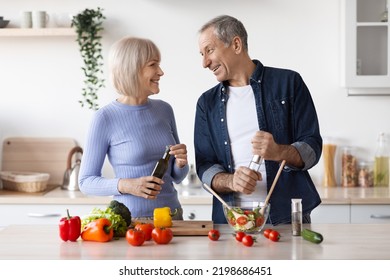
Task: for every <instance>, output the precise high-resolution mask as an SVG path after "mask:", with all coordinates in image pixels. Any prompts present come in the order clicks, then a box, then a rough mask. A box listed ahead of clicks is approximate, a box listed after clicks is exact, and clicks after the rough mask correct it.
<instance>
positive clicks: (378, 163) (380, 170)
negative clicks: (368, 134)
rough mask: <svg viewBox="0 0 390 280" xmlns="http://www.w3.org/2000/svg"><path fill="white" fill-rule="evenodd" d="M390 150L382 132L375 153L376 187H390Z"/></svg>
mask: <svg viewBox="0 0 390 280" xmlns="http://www.w3.org/2000/svg"><path fill="white" fill-rule="evenodd" d="M389 156H390V153H389V148H388V145H387V141H386V135H385V133H383V132H381V133H380V134H379V138H378V146H377V148H376V153H375V162H374V186H375V187H388V186H389Z"/></svg>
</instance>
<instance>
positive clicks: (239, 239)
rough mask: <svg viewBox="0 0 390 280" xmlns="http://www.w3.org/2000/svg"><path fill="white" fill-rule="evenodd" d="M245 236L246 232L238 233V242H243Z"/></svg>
mask: <svg viewBox="0 0 390 280" xmlns="http://www.w3.org/2000/svg"><path fill="white" fill-rule="evenodd" d="M245 235H246V234H245V232H243V231H238V232H236V240H237V241H239V242H241V241H242V239H243V238H244V236H245Z"/></svg>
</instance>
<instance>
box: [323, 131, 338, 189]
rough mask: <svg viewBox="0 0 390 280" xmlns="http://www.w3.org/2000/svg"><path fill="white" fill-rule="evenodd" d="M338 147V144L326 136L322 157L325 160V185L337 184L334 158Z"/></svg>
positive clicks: (333, 185)
mask: <svg viewBox="0 0 390 280" xmlns="http://www.w3.org/2000/svg"><path fill="white" fill-rule="evenodd" d="M336 148H337V146H336V145H335V144H334V143H332V141H330V140H329V139H327V138H326V139H325V138H324V144H323V147H322V158H323V161H324V177H323V181H322V183H323V185H324V187H335V186H336V185H337V183H336V178H335V175H334V172H335V167H334V158H335V154H336Z"/></svg>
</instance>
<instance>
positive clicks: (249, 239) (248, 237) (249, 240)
mask: <svg viewBox="0 0 390 280" xmlns="http://www.w3.org/2000/svg"><path fill="white" fill-rule="evenodd" d="M241 242H242V244H244V245H245V246H247V247H252V246H253V243H254V240H253V237H252V236H251V235H245V236H244V237H243V238H242V241H241Z"/></svg>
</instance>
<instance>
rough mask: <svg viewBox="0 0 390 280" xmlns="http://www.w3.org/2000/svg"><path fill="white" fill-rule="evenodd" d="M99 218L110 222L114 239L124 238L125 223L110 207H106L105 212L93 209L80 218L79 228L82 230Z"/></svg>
mask: <svg viewBox="0 0 390 280" xmlns="http://www.w3.org/2000/svg"><path fill="white" fill-rule="evenodd" d="M99 218H106V219H108V220H110V221H111V224H112V225H113V226H112V228H113V230H114V236H115V237H124V236H125V235H126V231H127V223H126V221H125V219H124V218H123V217H122V216H121V215H119V214H116V213H115V212H114V211H113V209H112V208H110V207H107V208H106V209H105V210H102V209H99V208H93V209H92V211H91V212H90V213H89V214H88V215H86V216H84V217H82V219H81V228H82V229H83V228H84V226H86V225H87V224H88V223H90V222H92V221H94V220H97V219H99Z"/></svg>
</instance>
